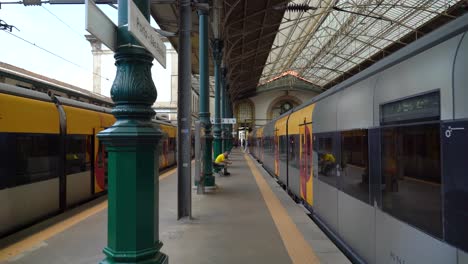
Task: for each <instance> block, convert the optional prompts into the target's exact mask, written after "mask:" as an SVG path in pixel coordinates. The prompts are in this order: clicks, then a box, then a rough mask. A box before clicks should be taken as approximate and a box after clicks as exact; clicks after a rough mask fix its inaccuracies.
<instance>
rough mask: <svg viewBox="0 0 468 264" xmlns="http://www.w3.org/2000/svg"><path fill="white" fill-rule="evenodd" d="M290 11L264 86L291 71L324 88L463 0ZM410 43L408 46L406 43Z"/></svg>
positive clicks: (358, 0)
mask: <svg viewBox="0 0 468 264" xmlns="http://www.w3.org/2000/svg"><path fill="white" fill-rule="evenodd" d="M291 2H292V3H295V4H303V3H304V2H305V3H307V4H308V5H309V6H311V7H313V9H311V10H309V11H307V12H288V11H286V12H285V15H284V17H283V21H282V25H281V26H280V29H279V32H278V34H277V35H276V39H275V42H274V43H275V44H274V46H275V47H277V48H275V51H274V52H273V51H272V52H270V55H269V58H268V60H267V63H269V65H268V67H265V68H264V69H263V74H262V77H261V79H260V83H264V82H266V81H268V80H269V79H271V78H273V77H274V76H278V75H280V74H281V73H282V72H285V71H288V70H294V71H297V72H298V74H299V76H300V77H303V78H305V79H307V80H308V81H310V82H312V83H314V84H316V85H319V86H324V85H327V84H328V83H330V82H331V81H333V80H334V79H335V78H337V77H339V76H341V75H343V74H344V73H346V72H347V71H348V70H350V69H351V68H353V67H355V66H356V65H358V64H360V63H362V62H363V61H364V60H366V59H369V58H370V57H372V56H374V55H375V54H378V53H379V52H381V53H383V51H382V50H383V49H385V48H386V47H388V46H389V45H391V44H393V43H395V42H397V41H399V39H401V38H402V37H404V36H406V35H407V34H408V33H411V32H412V31H413V32H414V31H415V30H416V29H417V28H419V27H420V26H422V25H423V24H425V23H426V22H428V21H430V20H431V19H433V18H434V17H436V16H439V15H445V16H448V15H447V14H446V11H447V9H448V8H450V7H451V6H453V5H454V4H456V3H457V2H460V1H457V0H443V1H434V0H405V1H403V0H381V1H375V0H354V1H351V0H349V1H337V0H308V1H304V0H294V1H291ZM401 44H405V43H401Z"/></svg>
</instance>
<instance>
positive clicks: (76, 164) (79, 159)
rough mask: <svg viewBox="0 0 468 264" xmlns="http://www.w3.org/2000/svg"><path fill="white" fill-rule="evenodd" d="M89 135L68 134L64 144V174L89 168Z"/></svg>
mask: <svg viewBox="0 0 468 264" xmlns="http://www.w3.org/2000/svg"><path fill="white" fill-rule="evenodd" d="M91 148H92V141H91V136H79V135H68V136H67V144H66V156H65V157H66V162H65V171H66V174H74V173H79V172H84V171H90V170H91V157H92V150H91Z"/></svg>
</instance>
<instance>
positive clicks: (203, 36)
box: [195, 0, 215, 187]
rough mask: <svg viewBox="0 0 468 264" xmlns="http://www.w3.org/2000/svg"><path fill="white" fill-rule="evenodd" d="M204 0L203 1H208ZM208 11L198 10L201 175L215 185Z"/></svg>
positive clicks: (202, 181) (209, 183)
mask: <svg viewBox="0 0 468 264" xmlns="http://www.w3.org/2000/svg"><path fill="white" fill-rule="evenodd" d="M207 2H208V1H207V0H205V1H202V2H201V3H207ZM208 19H209V17H208V11H207V10H198V21H199V22H198V23H199V53H200V54H199V57H200V58H199V63H200V64H199V67H200V112H199V116H200V122H201V125H202V127H203V128H204V130H205V133H204V135H203V140H204V141H205V149H204V150H203V174H202V175H201V179H200V183H197V182H196V183H195V185H198V184H200V185H202V186H205V187H214V186H215V177H214V176H213V163H212V162H213V159H212V141H213V136H212V134H211V122H210V86H209V78H210V72H209V69H208V62H209V61H208V60H209V58H208Z"/></svg>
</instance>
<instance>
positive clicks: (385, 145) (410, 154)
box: [381, 124, 442, 237]
mask: <svg viewBox="0 0 468 264" xmlns="http://www.w3.org/2000/svg"><path fill="white" fill-rule="evenodd" d="M439 136H440V132H439V124H426V125H417V126H405V127H394V128H385V129H383V130H382V184H381V190H382V206H383V209H384V211H386V212H388V213H390V214H392V215H393V216H395V217H397V218H399V219H401V220H403V221H405V222H407V223H409V224H411V225H414V226H416V227H418V228H420V229H422V230H424V231H426V232H428V233H430V234H432V235H434V236H437V237H442V220H441V217H442V215H441V175H440V169H441V168H440V137H439Z"/></svg>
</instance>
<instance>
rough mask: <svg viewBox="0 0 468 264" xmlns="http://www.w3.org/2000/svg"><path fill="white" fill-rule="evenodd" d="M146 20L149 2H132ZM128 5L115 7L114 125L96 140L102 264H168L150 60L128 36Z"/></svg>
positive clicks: (154, 89)
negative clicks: (102, 192) (100, 153)
mask: <svg viewBox="0 0 468 264" xmlns="http://www.w3.org/2000/svg"><path fill="white" fill-rule="evenodd" d="M136 4H137V6H138V8H139V9H140V10H141V12H142V13H143V15H144V16H145V17H146V19H148V20H149V16H150V2H149V0H140V1H137V2H136ZM127 14H128V2H127V1H119V9H118V32H117V46H118V48H117V52H116V54H115V60H116V66H117V74H116V77H115V80H114V83H113V85H112V89H111V97H112V100H113V101H114V103H115V107H114V109H113V110H112V114H113V115H114V116H115V117H116V119H117V121H116V122H115V124H114V125H112V127H110V128H108V129H106V130H104V131H102V132H101V133H99V134H98V137H99V139H100V140H101V141H102V142H103V144H104V145H105V146H106V149H107V151H108V172H109V180H108V202H109V207H108V220H107V221H108V222H107V247H106V248H104V254H105V255H106V258H105V259H104V260H103V261H102V262H101V264H108V263H109V264H110V263H113V264H114V263H121V264H123V263H141V264H143V263H145V264H150V263H151V264H167V263H168V257H167V255H165V254H163V253H162V252H161V251H160V249H161V247H162V242H161V241H160V240H159V230H158V226H159V205H158V203H159V181H158V177H159V164H158V155H157V151H156V150H157V149H158V148H159V147H158V146H159V142H160V140H161V137H162V132H161V130H160V129H159V128H157V127H156V126H154V125H153V124H152V123H151V118H152V117H153V116H154V115H155V112H154V110H153V109H152V108H151V106H152V105H153V103H154V101H155V100H156V97H157V92H156V87H155V85H154V83H153V80H152V78H151V66H152V61H153V57H152V56H151V54H150V53H149V52H148V51H146V50H145V49H144V48H143V47H141V45H140V44H139V43H138V42H137V41H136V40H135V39H134V38H133V37H132V36H131V35H130V34H129V32H128V30H127V24H128V17H127Z"/></svg>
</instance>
